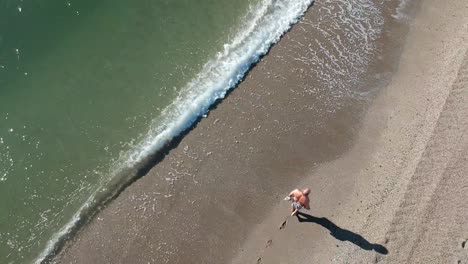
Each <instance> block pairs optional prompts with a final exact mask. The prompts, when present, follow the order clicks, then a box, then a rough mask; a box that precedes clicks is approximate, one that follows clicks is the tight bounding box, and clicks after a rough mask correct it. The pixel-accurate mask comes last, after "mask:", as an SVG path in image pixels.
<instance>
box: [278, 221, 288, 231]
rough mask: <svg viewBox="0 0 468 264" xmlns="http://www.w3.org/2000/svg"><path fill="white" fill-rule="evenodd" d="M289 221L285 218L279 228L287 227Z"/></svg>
mask: <svg viewBox="0 0 468 264" xmlns="http://www.w3.org/2000/svg"><path fill="white" fill-rule="evenodd" d="M287 223H288V220H284V221H283V223H281V225H280V227H279V229H283V228H285V227H286V224H287Z"/></svg>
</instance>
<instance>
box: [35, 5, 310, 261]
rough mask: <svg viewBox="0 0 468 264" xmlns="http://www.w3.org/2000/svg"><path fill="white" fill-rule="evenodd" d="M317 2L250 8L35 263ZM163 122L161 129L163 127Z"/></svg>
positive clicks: (148, 164) (138, 173)
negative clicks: (238, 28)
mask: <svg viewBox="0 0 468 264" xmlns="http://www.w3.org/2000/svg"><path fill="white" fill-rule="evenodd" d="M312 4H313V0H302V1H297V2H294V3H291V2H290V1H284V0H283V1H272V0H264V1H262V2H261V4H260V5H259V6H257V7H255V8H254V9H253V10H251V11H250V12H249V14H248V16H247V17H248V18H249V19H248V21H247V22H246V23H245V27H243V30H242V31H240V32H238V34H237V36H236V37H235V38H234V39H233V42H232V43H230V44H227V45H225V47H224V51H223V52H221V53H219V54H218V55H217V56H216V58H215V59H213V60H210V61H209V62H208V63H207V64H206V65H205V66H204V67H203V69H202V71H201V73H200V74H199V75H198V77H197V78H196V79H194V80H192V81H191V82H190V83H189V84H188V85H187V86H186V87H185V88H184V89H182V90H181V93H180V95H179V97H178V98H177V100H176V101H175V102H174V103H173V104H172V105H171V106H169V107H168V108H167V109H166V110H165V111H164V112H163V118H161V119H162V120H155V123H156V122H157V124H158V125H155V126H152V128H151V129H150V131H149V132H148V134H147V136H146V137H145V139H144V140H143V141H142V142H141V143H140V144H139V145H137V147H136V148H135V149H134V151H133V152H130V153H127V155H124V156H122V157H121V158H120V159H119V161H118V162H117V163H119V164H122V165H120V166H117V167H115V169H114V171H113V173H112V175H113V177H111V178H110V180H109V181H107V182H103V183H102V184H101V185H100V186H99V188H98V189H97V190H96V191H95V192H94V193H93V194H92V195H91V196H90V197H89V198H88V200H87V201H86V202H85V204H83V205H82V206H81V207H80V209H79V210H78V211H77V213H75V215H74V216H73V217H72V218H71V220H70V221H69V222H68V223H67V224H66V225H65V226H64V227H62V229H60V230H59V231H58V232H57V233H56V234H55V235H54V236H53V237H52V238H51V239H50V240H49V242H48V243H47V246H46V248H45V249H44V250H43V251H42V253H41V254H40V255H39V256H38V258H36V260H35V261H34V263H48V262H50V261H51V260H52V258H53V257H54V256H55V255H56V254H57V253H58V252H59V251H60V250H61V249H62V248H63V247H64V245H65V244H66V242H67V241H68V240H69V239H71V238H73V237H74V235H76V233H77V232H78V231H79V230H80V229H81V228H82V227H83V226H84V225H86V224H87V223H88V222H89V221H91V220H92V219H93V217H94V216H95V215H96V213H97V212H99V211H100V210H101V209H102V208H103V207H105V206H106V204H108V203H109V202H110V201H112V200H113V199H114V198H115V197H117V196H118V195H119V194H120V193H121V192H122V191H123V190H125V188H127V187H128V186H129V185H131V184H132V183H133V182H135V181H136V180H137V179H138V178H140V177H142V176H144V175H145V174H146V173H147V172H148V171H149V169H151V168H152V167H153V166H154V165H156V164H157V163H158V162H159V161H161V160H162V159H163V158H164V157H165V155H166V154H167V153H168V152H169V151H170V150H171V149H173V148H175V147H176V146H177V145H178V143H179V142H180V140H181V139H182V138H183V137H184V136H185V135H186V134H187V133H189V132H190V131H191V129H193V128H194V126H196V124H197V123H198V122H199V120H200V119H201V118H202V117H203V116H204V115H206V114H207V113H208V112H209V111H210V109H212V108H213V107H216V105H217V104H219V103H220V102H221V100H222V99H223V98H225V96H226V95H227V94H228V93H229V92H230V91H232V89H234V88H235V87H236V86H237V85H238V84H239V83H240V82H241V81H242V80H243V78H244V77H245V75H246V74H247V73H248V71H249V70H250V69H251V68H252V67H253V66H254V65H255V64H256V63H257V62H258V61H259V60H260V59H261V58H262V57H263V56H265V55H266V54H267V53H268V51H269V50H270V48H271V47H272V45H274V44H275V43H276V42H278V41H279V39H280V38H281V37H282V36H283V35H284V33H286V32H287V31H288V30H289V29H290V28H291V27H292V25H293V24H295V23H297V22H298V20H299V19H300V18H301V16H303V15H304V13H305V12H306V11H307V9H308V8H309V7H310V6H311V5H312ZM160 124H163V125H160Z"/></svg>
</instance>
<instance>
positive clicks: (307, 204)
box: [304, 199, 310, 210]
mask: <svg viewBox="0 0 468 264" xmlns="http://www.w3.org/2000/svg"><path fill="white" fill-rule="evenodd" d="M304 208H305V209H307V210H310V205H309V199H307V200H306V201H305V204H304Z"/></svg>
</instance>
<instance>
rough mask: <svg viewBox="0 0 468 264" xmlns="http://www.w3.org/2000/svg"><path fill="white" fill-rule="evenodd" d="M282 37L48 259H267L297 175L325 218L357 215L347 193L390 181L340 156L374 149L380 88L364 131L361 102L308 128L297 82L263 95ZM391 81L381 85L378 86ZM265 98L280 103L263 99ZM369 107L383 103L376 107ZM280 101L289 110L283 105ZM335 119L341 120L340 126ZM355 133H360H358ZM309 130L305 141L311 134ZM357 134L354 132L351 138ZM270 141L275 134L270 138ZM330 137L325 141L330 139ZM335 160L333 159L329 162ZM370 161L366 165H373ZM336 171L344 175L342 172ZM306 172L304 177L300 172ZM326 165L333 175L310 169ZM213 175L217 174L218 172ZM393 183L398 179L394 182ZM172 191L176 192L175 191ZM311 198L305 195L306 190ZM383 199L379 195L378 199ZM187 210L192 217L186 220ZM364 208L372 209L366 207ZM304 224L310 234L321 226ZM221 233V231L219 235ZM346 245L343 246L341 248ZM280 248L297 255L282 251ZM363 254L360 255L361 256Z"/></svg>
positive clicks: (286, 243)
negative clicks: (285, 199) (286, 195)
mask: <svg viewBox="0 0 468 264" xmlns="http://www.w3.org/2000/svg"><path fill="white" fill-rule="evenodd" d="M418 16H419V15H418ZM297 28H298V26H296V27H293V29H292V30H291V31H292V32H288V33H287V36H286V37H285V38H286V39H289V38H290V36H293V34H295V33H294V31H296V32H297V31H298V29H297ZM296 34H298V33H296ZM285 42H286V40H285V41H283V40H281V41H280V43H278V44H277V45H275V46H274V47H273V48H272V51H271V52H270V53H269V54H268V55H267V56H266V57H265V58H263V59H262V60H261V61H260V62H259V63H258V64H257V65H256V67H254V68H253V69H252V70H251V72H249V74H248V76H247V77H246V79H245V80H244V81H243V83H242V84H241V85H240V86H241V87H238V88H236V89H235V90H233V91H232V94H231V95H229V97H227V98H226V99H224V100H223V102H222V104H221V105H220V106H222V107H219V108H218V107H215V108H214V109H213V110H212V111H210V113H209V115H208V117H207V118H205V119H202V120H201V121H200V122H199V123H197V124H196V125H195V127H194V129H193V130H192V131H191V132H190V133H189V134H188V135H187V136H186V137H184V138H182V139H181V141H180V142H178V146H177V147H175V148H174V149H172V150H171V151H170V152H169V153H168V154H167V156H166V157H165V158H164V159H163V160H162V161H161V162H160V163H159V164H158V165H157V166H156V167H155V168H153V169H151V170H150V172H149V173H148V175H146V176H145V177H143V178H141V179H140V180H138V181H137V182H135V183H134V184H132V185H131V186H129V187H128V188H127V189H126V190H125V191H124V192H123V193H121V195H120V196H119V197H117V199H115V200H114V201H112V202H111V203H110V204H109V206H108V207H106V208H105V209H104V210H103V211H101V212H99V213H98V214H97V215H96V217H95V218H94V219H93V221H92V222H91V223H90V224H89V225H88V226H86V227H85V228H84V229H83V230H82V231H81V232H80V233H79V234H78V235H77V236H76V237H75V238H74V239H73V240H72V241H71V242H69V243H67V245H66V247H65V249H64V250H62V252H61V253H60V254H59V255H58V257H57V258H56V259H55V260H54V262H58V263H69V262H79V263H91V262H104V263H107V262H129V261H134V262H135V261H136V262H144V261H146V262H157V263H190V262H195V263H207V262H208V263H215V262H217V263H223V262H226V261H227V260H229V259H231V258H234V257H235V256H237V257H236V258H235V260H239V259H242V258H244V259H245V260H247V262H244V263H250V262H251V263H254V261H256V260H257V259H258V257H259V256H258V252H260V251H261V250H263V251H265V252H264V253H267V252H266V250H270V251H273V248H274V249H275V252H276V253H273V254H270V255H268V256H264V257H262V259H261V261H264V263H269V262H267V260H268V258H269V257H271V258H274V259H277V258H278V257H279V254H280V253H279V252H281V249H283V250H290V249H291V248H290V247H291V246H292V245H295V243H296V241H297V240H294V236H297V235H300V234H301V232H303V231H300V230H299V229H297V228H296V227H298V226H294V224H291V223H293V222H292V221H289V223H288V225H287V227H286V230H284V231H287V232H288V233H287V234H288V235H284V233H285V232H283V234H280V235H279V236H280V237H278V238H277V239H276V238H275V239H274V240H272V241H273V244H272V245H273V246H269V247H267V248H265V246H264V244H265V242H266V241H269V240H268V239H267V240H265V239H263V238H265V236H267V235H268V234H271V232H272V230H275V231H274V232H277V230H278V229H277V226H278V224H279V223H280V222H281V221H279V222H278V220H281V219H282V217H281V215H284V213H287V212H288V210H287V208H285V207H287V206H285V204H281V205H280V207H279V208H280V209H279V210H276V209H275V208H276V207H277V206H278V201H279V200H280V199H281V198H282V196H283V195H282V193H283V192H285V191H286V192H287V191H288V190H289V189H290V188H291V187H293V186H294V185H293V183H295V182H296V183H297V182H300V181H305V182H306V183H307V182H310V181H311V180H312V181H313V186H320V191H319V197H322V198H331V199H329V200H326V199H323V200H322V201H323V204H321V205H320V206H321V207H320V208H321V210H324V211H325V208H327V210H329V213H330V212H335V213H332V214H331V215H330V219H332V217H333V220H332V221H336V220H335V219H341V218H340V217H344V216H345V215H346V214H348V215H347V216H350V215H353V217H356V219H358V218H359V217H361V218H362V217H364V214H360V213H357V215H356V213H355V211H354V209H356V208H358V209H359V208H360V205H359V206H356V204H360V203H361V202H356V201H355V200H356V199H357V198H354V196H353V195H354V194H355V192H356V186H357V185H358V182H363V184H364V183H365V184H367V185H368V186H372V188H377V187H376V186H374V185H372V184H374V183H377V182H378V181H382V182H380V183H381V184H383V185H384V186H387V187H388V185H389V184H390V183H388V182H385V181H384V179H381V178H378V179H375V178H373V177H372V176H371V175H370V174H365V175H366V177H365V178H364V179H359V177H357V175H358V174H359V173H361V170H362V168H363V167H362V165H360V164H359V163H356V162H355V161H356V160H355V159H349V158H347V157H349V156H350V155H351V154H352V155H351V156H355V155H362V157H360V159H362V160H364V159H366V158H369V156H372V157H373V155H374V154H371V153H375V149H374V147H373V146H372V143H373V142H372V139H377V138H379V139H380V138H382V136H381V131H382V130H385V129H383V128H382V127H384V126H386V125H387V124H385V122H384V121H383V120H385V119H381V118H382V116H379V113H380V114H382V111H377V112H375V114H373V111H372V110H373V109H374V107H375V105H378V104H379V103H381V102H379V100H382V99H380V98H382V96H381V95H379V96H378V98H377V99H376V101H375V102H374V103H373V104H372V106H371V108H370V110H368V111H367V112H368V113H370V114H368V115H370V116H372V115H376V116H374V117H367V118H366V119H365V120H364V127H367V126H368V125H367V122H370V123H371V125H370V126H371V127H372V129H370V130H369V131H367V132H365V133H363V132H359V131H362V128H360V126H359V125H358V124H356V123H355V122H360V120H361V118H362V117H361V115H362V111H363V110H364V109H365V108H366V104H365V103H362V102H360V103H357V104H354V105H353V104H350V105H348V107H343V109H340V110H339V112H338V113H337V114H336V115H335V116H334V118H335V119H333V118H329V119H326V118H325V119H324V120H323V124H320V125H323V127H321V129H323V130H321V131H322V132H321V133H317V134H314V133H313V132H316V130H314V128H313V127H311V125H309V122H314V119H311V117H310V116H306V117H303V118H302V119H301V118H300V117H298V116H299V113H301V112H302V113H303V111H304V109H303V108H301V105H300V104H301V103H302V102H304V101H301V98H297V97H300V96H298V94H297V91H285V90H280V89H274V90H273V91H275V94H274V95H273V96H272V97H270V96H271V90H269V89H267V88H266V87H267V86H272V87H279V86H280V85H284V83H283V82H282V81H281V80H278V79H281V78H276V77H272V76H275V70H276V71H277V72H279V71H281V70H283V68H279V69H278V67H275V66H274V63H275V59H274V58H275V55H278V54H282V53H281V52H280V51H281V49H282V48H284V47H287V44H284V46H282V44H281V43H285ZM270 60H271V61H270ZM263 61H265V62H263ZM283 67H284V66H283ZM275 68H276V69H275ZM266 69H269V70H271V72H272V74H270V73H269V74H265V73H263V74H262V72H265V71H267V70H266ZM399 71H401V64H400V67H399ZM291 73H293V72H291ZM296 74H297V72H296ZM286 77H287V76H286ZM275 80H276V81H275ZM287 80H291V78H289V79H287ZM304 80H305V79H302V80H301V79H300V80H296V81H295V82H296V85H298V86H300V84H301V83H300V82H302V81H304ZM393 82H394V81H392V83H393ZM289 84H292V85H294V81H293V82H292V83H290V82H288V85H289ZM252 87H260V88H256V89H252ZM390 90H391V89H390V88H386V89H385V90H384V92H382V93H387V91H390ZM269 93H270V94H269ZM386 96H387V97H392V96H397V97H398V98H400V99H401V98H402V97H404V95H402V94H401V93H400V94H394V95H392V94H390V95H386ZM302 100H305V99H302ZM383 101H385V100H384V99H383ZM436 101H437V100H436ZM273 102H274V103H276V104H279V106H274V105H270V107H268V104H269V103H270V104H271V103H273ZM386 102H387V103H388V101H386ZM438 103H439V104H441V102H438ZM304 105H306V104H304ZM406 106H407V105H406ZM439 106H440V105H439ZM391 107H392V106H389V105H387V106H385V108H387V109H385V111H383V112H385V113H387V111H388V110H389V108H391ZM377 108H378V109H380V110H382V109H381V108H382V107H381V106H380V107H377ZM245 109H252V110H253V111H256V115H255V116H252V115H250V114H249V112H245V111H244V110H245ZM262 109H264V110H262ZM282 109H290V110H289V111H287V112H286V113H284V112H283V111H282ZM413 111H415V110H413ZM272 117H275V118H277V120H276V119H275V120H276V121H277V122H275V121H273V120H271V118H272ZM337 117H338V118H337ZM327 120H328V122H327ZM369 120H371V121H369ZM268 121H273V122H268ZM330 121H331V122H330ZM343 123H344V124H346V125H342V124H343ZM299 128H303V130H301V129H299ZM304 128H305V129H304ZM386 129H388V128H386ZM319 132H320V131H319ZM330 132H331V133H330ZM366 133H367V134H366ZM363 135H369V137H368V138H367V139H363ZM311 136H313V140H311V139H310V137H311ZM356 136H357V139H356V140H357V141H355V140H354V138H355V137H356ZM426 137H427V135H426ZM275 140H280V141H279V142H274V141H275ZM361 141H367V142H365V144H364V145H365V146H366V149H365V150H362V149H360V150H356V148H357V147H356V146H360V144H361V143H360V142H361ZM330 142H333V143H332V144H331V145H330ZM356 142H357V143H356ZM381 145H382V146H385V143H383V142H382V144H381ZM423 145H424V144H423ZM379 146H380V145H379ZM403 147H404V146H402V148H403ZM420 148H422V147H420ZM420 148H419V150H420ZM313 149H320V150H322V152H321V153H313V152H311V150H313ZM365 153H367V154H365ZM363 154H365V155H363ZM246 159H247V160H248V161H246ZM336 164H341V165H340V166H338V167H337V166H335V165H336ZM338 168H341V169H342V170H339V169H338ZM379 168H380V167H379ZM379 168H374V167H373V168H372V169H373V172H376V171H377V170H379ZM345 172H346V173H347V174H351V176H349V175H344V174H345ZM223 174H224V175H223ZM307 174H310V175H311V176H304V175H307ZM327 174H332V175H334V176H333V178H325V177H318V176H317V175H327ZM217 175H222V176H223V177H221V178H217V177H216V176H217ZM284 175H288V177H285V176H284ZM314 175H315V176H314ZM304 178H306V179H304ZM333 179H335V180H338V181H341V183H340V185H339V188H336V186H334V185H335V182H336V181H333ZM392 184H397V183H392ZM398 184H401V185H402V186H404V184H403V183H401V182H399V183H398ZM350 186H354V187H353V188H350ZM402 186H400V189H402V188H403V187H402ZM372 188H370V189H369V190H372ZM377 189H378V188H377ZM328 191H331V192H328ZM400 192H402V191H401V190H400ZM327 193H328V196H327ZM329 195H333V196H332V197H330V196H329ZM369 195H370V194H369ZM180 197H184V199H183V200H181V199H180ZM233 197H235V199H234V198H233ZM312 197H314V188H312ZM350 197H352V199H349V198H350ZM374 198H376V197H374ZM185 199H186V200H185ZM259 199H261V200H262V202H264V203H265V204H266V205H267V206H264V207H263V206H262V207H259V205H258V204H256V203H252V201H258V200H259ZM311 200H312V203H313V201H314V198H312V199H311ZM337 201H341V202H342V203H343V204H345V203H347V204H348V205H350V206H349V208H348V209H345V210H342V209H341V208H337V206H336V204H335V203H336V202H337ZM366 202H369V201H366ZM385 202H386V200H385V199H384V201H383V202H382V204H384V203H385ZM394 206H395V205H394ZM392 208H393V207H392ZM272 209H273V211H272ZM374 209H375V207H374ZM351 211H353V213H351ZM271 212H273V213H271ZM317 212H320V210H318V211H317ZM338 212H339V213H338ZM346 212H347V213H346ZM271 214H272V215H271ZM187 216H191V218H192V219H185V218H186V217H187ZM373 216H374V217H376V215H375V214H374V215H373ZM264 217H267V218H266V219H267V220H264ZM389 217H390V216H387V218H386V219H388V218H389ZM270 220H271V221H270ZM345 223H348V224H349V225H348V226H347V228H350V229H351V228H353V230H361V229H363V228H362V227H360V226H359V225H358V224H356V223H353V222H352V221H351V222H345ZM337 224H338V223H337ZM339 225H340V226H341V225H342V223H341V222H340V224H339ZM207 228H209V229H210V230H207ZM295 228H296V229H295ZM250 232H254V234H258V236H256V239H257V240H255V241H254V242H252V238H249V237H250V236H249V233H250ZM313 232H314V233H313V234H319V233H318V232H320V230H315V231H313ZM281 235H283V236H281ZM319 237H320V239H319V241H320V242H323V241H324V240H325V239H326V235H320V236H319ZM367 237H369V238H367ZM225 238H229V239H227V240H228V241H226V239H225ZM316 238H317V237H314V239H316ZM366 238H367V239H369V241H370V240H372V239H374V240H375V241H374V240H372V242H378V243H383V241H382V237H381V236H379V235H376V234H374V233H372V235H368V236H366ZM109 241H112V242H111V243H109ZM278 241H280V242H278ZM252 243H253V244H252ZM332 244H333V242H332ZM324 245H327V246H330V245H331V244H330V243H328V244H326V243H325V244H324ZM332 246H333V247H332V249H335V247H334V245H332ZM294 248H296V249H297V248H299V249H301V248H300V247H294ZM181 249H183V251H181ZM242 249H244V250H245V251H244V253H241V254H240V255H239V252H240V251H239V250H241V251H242ZM257 249H258V250H257ZM256 250H257V251H256ZM276 250H277V251H276ZM303 250H305V249H304V248H303ZM352 250H353V249H352V248H351V249H348V252H352ZM287 252H288V253H289V255H294V256H296V255H295V254H293V253H291V251H287ZM297 253H298V254H297V257H298V258H305V257H307V255H304V252H303V251H298V252H297ZM334 255H336V252H334V251H330V250H327V249H325V248H323V247H322V248H321V250H318V251H317V253H316V252H315V251H314V258H316V259H315V260H317V261H319V260H320V259H321V260H322V261H323V260H324V259H326V258H327V257H330V256H334ZM348 257H349V255H348ZM368 257H369V256H368V255H365V254H364V256H363V258H368ZM239 263H242V262H239Z"/></svg>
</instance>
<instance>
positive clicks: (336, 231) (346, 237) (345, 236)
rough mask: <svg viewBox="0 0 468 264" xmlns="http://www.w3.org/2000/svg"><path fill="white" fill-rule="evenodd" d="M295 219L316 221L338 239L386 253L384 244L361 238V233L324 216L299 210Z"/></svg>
mask: <svg viewBox="0 0 468 264" xmlns="http://www.w3.org/2000/svg"><path fill="white" fill-rule="evenodd" d="M297 219H298V220H299V222H309V223H316V224H319V225H321V226H323V227H325V228H326V229H328V231H330V235H332V236H333V237H334V238H336V239H338V240H340V241H349V242H351V243H353V244H355V245H356V246H359V247H360V248H362V249H365V250H374V251H375V252H377V253H380V254H383V255H387V254H388V250H387V248H385V247H384V246H382V245H380V244H372V243H370V242H369V241H367V240H366V239H365V238H363V237H362V236H361V235H359V234H356V233H354V232H352V231H349V230H346V229H343V228H341V227H339V226H337V225H335V224H334V223H333V222H332V221H330V220H328V218H326V217H315V216H311V215H309V214H305V213H301V212H299V213H298V214H297Z"/></svg>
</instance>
